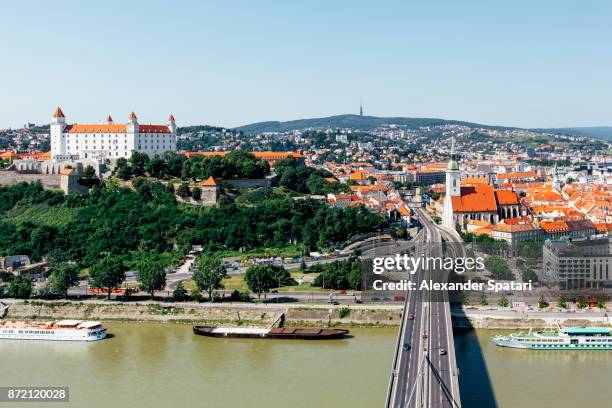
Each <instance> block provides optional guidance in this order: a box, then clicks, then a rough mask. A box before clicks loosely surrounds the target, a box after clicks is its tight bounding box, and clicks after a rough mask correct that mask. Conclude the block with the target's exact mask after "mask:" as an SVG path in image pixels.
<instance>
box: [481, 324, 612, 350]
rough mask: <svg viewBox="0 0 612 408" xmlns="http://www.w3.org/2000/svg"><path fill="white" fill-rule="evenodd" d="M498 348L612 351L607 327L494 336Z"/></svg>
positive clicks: (610, 333) (611, 342)
mask: <svg viewBox="0 0 612 408" xmlns="http://www.w3.org/2000/svg"><path fill="white" fill-rule="evenodd" d="M492 340H493V342H494V343H495V344H497V345H498V346H500V347H512V348H522V349H531V350H612V329H610V328H607V327H566V328H561V327H559V330H558V331H557V332H552V331H537V332H535V333H534V332H533V331H531V330H529V332H528V333H522V332H521V333H512V334H510V335H508V336H494V337H493V338H492Z"/></svg>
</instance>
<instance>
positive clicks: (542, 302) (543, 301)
mask: <svg viewBox="0 0 612 408" xmlns="http://www.w3.org/2000/svg"><path fill="white" fill-rule="evenodd" d="M538 307H539V308H540V309H546V308H547V307H548V302H547V301H546V299H544V295H541V296H540V298H539V299H538Z"/></svg>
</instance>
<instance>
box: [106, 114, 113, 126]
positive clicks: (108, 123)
mask: <svg viewBox="0 0 612 408" xmlns="http://www.w3.org/2000/svg"><path fill="white" fill-rule="evenodd" d="M106 124H107V125H112V124H113V118H111V115H108V118H106Z"/></svg>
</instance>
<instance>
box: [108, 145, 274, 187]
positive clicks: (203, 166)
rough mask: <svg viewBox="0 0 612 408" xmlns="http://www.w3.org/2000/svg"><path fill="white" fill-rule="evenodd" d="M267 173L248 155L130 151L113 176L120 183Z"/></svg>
mask: <svg viewBox="0 0 612 408" xmlns="http://www.w3.org/2000/svg"><path fill="white" fill-rule="evenodd" d="M269 173H270V166H269V164H268V162H266V161H265V160H260V159H258V158H256V157H255V156H253V155H252V154H250V153H248V152H246V151H243V150H235V151H232V152H230V153H228V154H226V155H224V156H193V157H191V158H189V159H188V158H186V157H185V156H183V155H179V154H176V153H174V152H170V151H168V152H166V153H164V154H163V155H157V154H156V155H155V156H153V157H151V158H150V157H149V156H148V155H147V154H146V153H142V152H136V151H133V152H132V155H131V157H130V158H129V160H128V159H125V158H120V159H118V160H117V165H116V167H115V169H114V174H115V175H116V176H117V177H119V178H120V179H123V180H129V179H131V178H133V177H140V176H144V175H145V174H146V175H149V176H151V177H155V178H158V179H162V178H173V177H177V178H183V179H185V180H188V179H192V180H196V179H200V180H205V179H207V178H208V177H210V176H213V177H216V178H223V179H229V178H261V177H265V176H266V175H267V174H269Z"/></svg>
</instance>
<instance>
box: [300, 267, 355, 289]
mask: <svg viewBox="0 0 612 408" xmlns="http://www.w3.org/2000/svg"><path fill="white" fill-rule="evenodd" d="M361 271H362V266H361V261H360V260H358V259H349V260H345V261H336V262H331V263H327V264H317V265H313V266H311V267H310V268H309V269H308V272H318V273H319V275H318V276H317V277H316V278H315V279H314V281H313V283H312V284H313V286H318V287H321V288H323V289H336V290H347V289H350V290H361Z"/></svg>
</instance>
